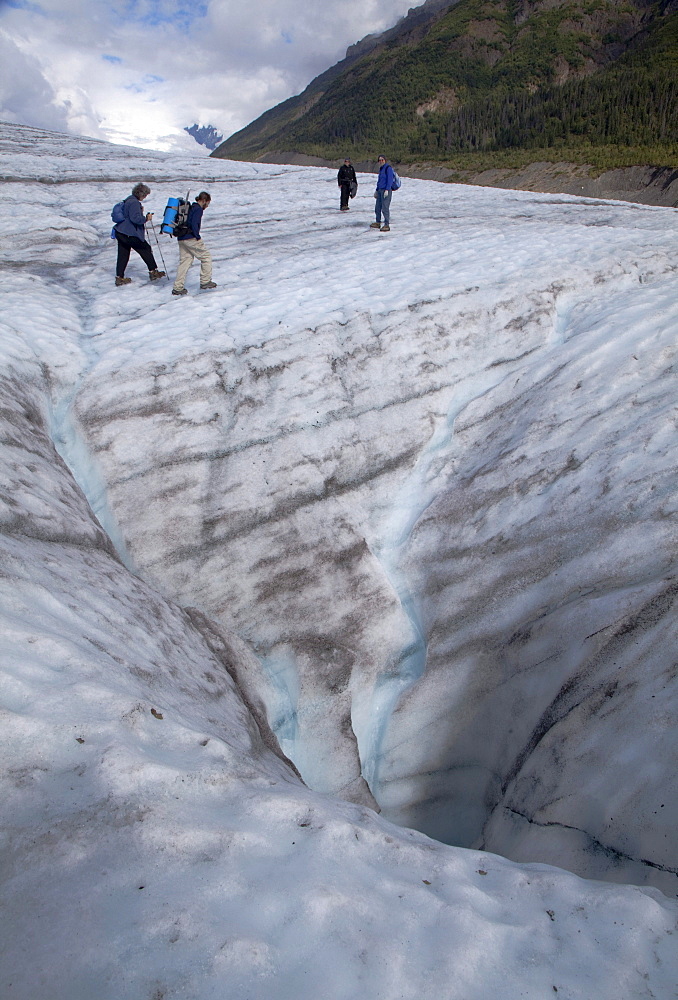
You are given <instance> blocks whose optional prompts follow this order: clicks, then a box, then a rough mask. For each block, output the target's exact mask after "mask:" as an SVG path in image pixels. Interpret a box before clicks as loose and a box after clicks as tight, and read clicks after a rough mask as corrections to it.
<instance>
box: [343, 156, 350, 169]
mask: <svg viewBox="0 0 678 1000" xmlns="http://www.w3.org/2000/svg"><path fill="white" fill-rule="evenodd" d="M344 163H345V164H346V166H347V167H350V166H351V157H350V156H347V157H346V159H345V160H344Z"/></svg>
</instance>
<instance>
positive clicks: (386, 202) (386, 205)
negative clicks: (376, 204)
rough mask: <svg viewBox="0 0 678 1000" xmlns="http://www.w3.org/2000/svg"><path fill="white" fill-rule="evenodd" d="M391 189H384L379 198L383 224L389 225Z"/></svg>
mask: <svg viewBox="0 0 678 1000" xmlns="http://www.w3.org/2000/svg"><path fill="white" fill-rule="evenodd" d="M391 194H392V192H391V191H384V192H383V197H382V200H381V210H382V212H383V213H384V225H385V226H388V225H390V220H391Z"/></svg>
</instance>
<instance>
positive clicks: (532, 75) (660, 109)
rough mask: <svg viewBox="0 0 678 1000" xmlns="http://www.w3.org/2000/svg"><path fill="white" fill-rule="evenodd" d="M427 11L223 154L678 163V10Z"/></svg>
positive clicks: (635, 4)
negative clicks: (286, 152) (380, 153)
mask: <svg viewBox="0 0 678 1000" xmlns="http://www.w3.org/2000/svg"><path fill="white" fill-rule="evenodd" d="M415 14H417V11H413V12H411V14H410V17H409V18H407V19H404V20H403V21H402V22H400V25H399V26H396V28H395V29H392V30H391V31H390V32H388V33H387V34H386V35H384V36H381V37H380V38H377V39H374V40H373V39H370V40H368V45H366V46H365V48H366V49H367V51H364V50H363V49H361V46H356V47H354V50H353V51H351V50H349V53H348V54H347V59H346V60H344V62H343V63H340V64H338V65H337V66H336V67H333V68H332V70H330V71H328V73H326V74H323V76H322V77H318V78H317V79H316V80H315V81H313V83H312V84H311V85H310V86H309V87H308V88H307V90H306V91H305V92H304V94H302V95H300V96H299V97H297V98H293V99H292V100H291V101H288V102H285V104H283V105H280V106H279V107H278V108H276V109H273V110H272V111H270V112H267V114H266V115H264V116H262V117H261V118H260V119H258V121H257V122H254V123H253V124H252V125H250V126H248V127H247V128H246V129H243V130H242V131H241V132H239V133H237V134H236V135H234V136H232V137H231V138H230V139H228V140H227V141H226V142H225V143H223V144H222V145H221V146H220V147H219V148H218V149H217V150H216V152H215V154H214V155H217V156H226V157H233V158H243V159H245V158H246V159H253V158H256V157H258V156H261V155H262V154H266V153H270V152H271V151H276V150H278V151H282V150H294V151H296V152H303V153H307V154H310V155H314V156H322V157H330V158H331V157H336V156H340V155H341V156H343V155H345V153H346V152H348V153H351V154H352V155H353V156H354V157H356V158H362V157H370V156H372V157H373V156H374V154H375V152H377V151H378V150H379V149H387V150H388V151H389V153H390V155H391V156H392V157H393V159H395V160H397V161H401V162H412V161H416V160H427V161H446V162H458V163H460V164H462V163H463V162H464V161H465V160H468V159H469V158H474V157H475V158H477V157H478V156H479V155H480V154H482V156H483V159H484V160H486V161H488V162H492V161H493V159H494V160H495V161H496V162H499V161H500V160H501V162H504V163H505V162H508V160H510V158H511V157H513V158H514V159H515V161H516V163H518V162H525V161H526V152H527V153H529V154H530V155H529V156H528V157H527V158H528V159H529V158H530V156H532V152H531V151H533V153H534V157H537V156H539V157H540V158H544V159H554V158H565V159H570V160H574V161H575V162H577V161H578V162H583V161H584V160H586V161H587V162H593V163H597V164H598V165H600V166H623V165H627V164H633V163H653V164H655V165H664V166H667V165H668V166H670V165H678V144H677V140H678V83H677V80H678V3H677V2H676V0H670V2H666V0H663V2H659V0H655V2H650V3H646V2H643V0H584V2H567V0H565V2H555V3H554V2H553V0H541V2H536V3H531V2H523V0H460V2H458V3H455V4H448V5H442V6H441V4H440V2H439V0H438V2H436V3H435V4H427V5H424V7H423V8H420V9H419V14H418V18H416V21H415V20H414V19H413V15H415ZM537 151H539V152H538V153H537ZM507 157H508V160H507Z"/></svg>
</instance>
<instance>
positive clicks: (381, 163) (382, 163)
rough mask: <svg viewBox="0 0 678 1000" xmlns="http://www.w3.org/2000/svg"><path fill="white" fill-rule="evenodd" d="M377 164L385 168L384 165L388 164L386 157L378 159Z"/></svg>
mask: <svg viewBox="0 0 678 1000" xmlns="http://www.w3.org/2000/svg"><path fill="white" fill-rule="evenodd" d="M377 163H378V164H379V166H380V167H383V165H384V164H385V163H386V157H385V156H379V157H377Z"/></svg>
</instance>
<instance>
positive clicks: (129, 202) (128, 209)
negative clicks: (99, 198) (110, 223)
mask: <svg viewBox="0 0 678 1000" xmlns="http://www.w3.org/2000/svg"><path fill="white" fill-rule="evenodd" d="M122 204H123V211H124V212H125V218H124V219H123V220H122V222H118V223H116V225H115V226H114V227H113V228H114V229H115V230H117V232H119V233H124V234H125V236H136V238H137V239H138V240H145V239H146V230H145V229H144V226H145V224H146V215H145V213H144V210H143V208H142V207H141V202H140V201H139V199H138V198H136V197H135V196H134V195H133V194H131V195H130V196H129V197H128V198H125V200H124V201H123V203H122Z"/></svg>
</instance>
